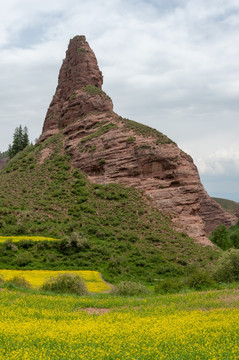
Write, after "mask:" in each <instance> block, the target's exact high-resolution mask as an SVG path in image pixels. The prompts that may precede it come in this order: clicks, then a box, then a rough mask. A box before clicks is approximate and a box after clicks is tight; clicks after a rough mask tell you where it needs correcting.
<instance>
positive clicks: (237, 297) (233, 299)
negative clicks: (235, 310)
mask: <svg viewBox="0 0 239 360" xmlns="http://www.w3.org/2000/svg"><path fill="white" fill-rule="evenodd" d="M218 300H219V301H223V302H225V303H226V304H227V305H232V304H234V303H235V305H238V301H239V292H238V291H236V293H234V294H230V295H227V294H225V295H222V296H220V297H219V298H218Z"/></svg>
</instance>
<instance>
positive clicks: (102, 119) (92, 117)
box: [40, 36, 237, 245]
mask: <svg viewBox="0 0 239 360" xmlns="http://www.w3.org/2000/svg"><path fill="white" fill-rule="evenodd" d="M102 83H103V77H102V73H101V71H100V70H99V67H98V64H97V60H96V57H95V55H94V53H93V51H92V50H91V48H90V47H89V45H88V43H87V41H86V39H85V37H84V36H76V37H74V38H73V39H72V40H71V41H70V44H69V47H68V50H67V52H66V58H65V60H64V61H63V64H62V67H61V69H60V73H59V79H58V86H57V88H56V92H55V95H54V97H53V100H52V102H51V104H50V106H49V109H48V111H47V115H46V119H45V122H44V126H43V133H42V136H41V139H40V141H44V139H46V138H47V137H49V136H51V135H53V134H54V133H56V132H58V131H59V129H63V131H62V132H63V134H64V137H65V139H64V146H65V150H66V152H67V153H68V154H70V155H71V163H72V165H73V166H74V167H76V168H80V169H81V170H83V171H84V172H85V173H87V174H88V177H89V179H90V180H91V181H93V182H95V183H98V184H107V183H111V182H114V183H119V184H123V185H126V186H132V187H135V188H137V189H139V190H141V191H143V192H144V194H145V195H148V196H149V197H151V199H152V202H153V204H154V206H155V207H157V208H158V209H159V210H160V211H162V212H164V213H169V214H170V215H171V216H172V217H173V221H174V222H175V225H176V226H177V228H178V229H179V231H185V232H186V233H187V234H188V235H189V236H191V237H192V238H194V239H196V240H197V241H199V242H201V243H202V244H204V245H212V244H211V242H210V241H209V239H208V238H207V236H206V233H210V232H211V231H212V230H213V229H214V228H215V226H217V225H219V224H221V223H223V224H225V225H227V226H230V225H232V224H234V223H236V221H237V218H236V217H235V216H233V215H231V214H229V213H227V212H225V211H224V210H223V209H222V208H221V207H220V205H218V204H217V203H215V201H213V200H212V199H211V198H210V197H209V195H208V194H207V193H206V191H205V189H204V188H203V185H202V184H201V182H200V178H199V174H198V171H197V168H196V166H195V165H194V163H193V160H192V158H191V157H190V156H189V155H187V154H185V153H184V152H183V151H181V150H180V149H179V148H178V146H177V145H176V144H175V143H174V142H172V141H171V140H170V139H168V138H167V136H165V135H163V134H161V133H159V132H158V131H156V130H154V129H151V128H149V127H147V126H145V125H142V124H139V123H136V122H134V121H131V120H128V119H123V118H121V117H120V116H118V115H117V114H115V113H113V111H109V110H112V109H113V104H112V101H111V99H110V98H109V97H108V96H107V95H106V94H105V93H104V92H103V91H102V89H101V87H102ZM49 151H50V150H49ZM43 155H44V156H45V154H43ZM44 156H43V158H44ZM43 158H42V159H43ZM43 161H44V160H43Z"/></svg>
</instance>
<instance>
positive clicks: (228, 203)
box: [213, 197, 239, 213]
mask: <svg viewBox="0 0 239 360" xmlns="http://www.w3.org/2000/svg"><path fill="white" fill-rule="evenodd" d="M213 199H214V200H215V201H216V202H217V203H218V204H219V205H221V207H223V208H224V209H225V210H227V211H229V212H232V213H233V212H234V211H235V210H237V211H239V203H238V202H236V201H232V200H227V199H221V198H216V197H213Z"/></svg>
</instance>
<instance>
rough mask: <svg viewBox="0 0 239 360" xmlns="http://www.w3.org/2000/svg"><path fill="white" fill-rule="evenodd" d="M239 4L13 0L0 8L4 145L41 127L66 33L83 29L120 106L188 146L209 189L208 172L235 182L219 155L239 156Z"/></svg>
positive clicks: (0, 141)
mask: <svg viewBox="0 0 239 360" xmlns="http://www.w3.org/2000/svg"><path fill="white" fill-rule="evenodd" d="M238 12H239V4H238V1H236V0H227V1H224V0H211V1H210V2H208V1H205V0H198V1H197V2H194V1H189V0H184V1H181V0H180V1H177V0H175V1H170V2H169V1H166V0H159V1H155V0H151V1H146V0H140V1H138V0H137V1H136V0H98V1H96V0H88V1H87V2H79V1H77V0H61V1H60V2H59V1H56V0H52V1H51V2H49V1H46V0H42V1H41V2H37V3H35V2H34V3H33V2H32V1H30V0H21V1H20V0H9V1H8V2H6V3H4V5H3V8H2V9H1V14H0V66H1V72H0V84H1V87H2V91H1V96H0V116H1V122H0V129H1V131H0V145H1V146H0V150H1V151H3V150H5V149H6V148H7V146H8V144H9V143H10V142H11V140H12V139H11V137H12V133H13V131H14V129H15V127H16V126H18V125H19V124H22V125H26V126H28V128H29V132H30V136H31V138H32V139H33V140H34V139H35V138H36V137H38V136H39V135H40V132H41V127H42V124H43V120H44V116H45V113H46V110H47V107H48V104H49V102H50V101H51V98H52V95H53V93H54V91H55V87H56V84H57V76H58V71H59V68H60V65H61V60H62V59H63V58H64V54H65V50H66V47H67V44H68V41H69V38H71V37H73V36H74V35H76V34H85V35H86V37H87V40H88V41H89V43H90V45H91V47H92V48H93V50H94V51H95V53H96V56H97V58H98V61H99V65H100V68H101V70H102V72H103V74H104V90H105V91H106V92H107V93H108V94H109V95H110V96H111V97H112V99H113V101H114V104H115V110H116V111H117V112H118V113H119V114H120V115H122V116H125V117H128V118H132V119H134V120H136V121H140V122H144V123H146V124H148V125H150V126H152V127H154V128H157V129H158V130H160V131H162V132H164V133H166V134H167V135H168V136H169V137H171V138H172V139H173V140H174V141H176V142H177V143H178V144H179V146H180V147H181V148H182V149H183V150H186V151H188V152H189V153H190V154H191V155H192V156H193V157H194V158H195V161H196V163H197V165H198V168H199V170H200V174H201V177H202V179H203V182H204V184H205V186H206V189H209V190H208V191H209V192H211V193H212V192H213V191H212V190H213V189H212V187H213V185H212V181H211V180H210V179H211V177H212V176H214V180H215V177H217V179H219V177H220V179H223V181H224V182H225V183H226V181H229V180H226V174H227V169H228V166H229V162H230V161H229V160H228V159H227V160H225V159H224V158H223V157H222V156H221V157H220V156H219V155H217V156H218V157H217V158H215V156H216V154H219V152H220V150H221V149H224V150H225V151H226V152H227V153H228V154H230V156H232V159H233V161H232V163H230V164H231V165H230V169H231V170H232V169H235V168H237V164H238V161H239V160H238V158H236V157H235V156H234V155H235V153H237V151H239V146H238V145H237V143H238V142H237V134H238V130H239V122H238V113H239V102H238V95H239V67H238V57H239V48H238V46H237V42H238V36H239V20H238V19H239V16H238ZM232 148H233V149H234V150H233V151H234V153H233V154H234V155H233V154H232V153H231V152H230V151H231V150H230V149H232ZM213 154H214V155H213ZM216 163H217V164H218V167H215V164H216ZM213 164H214V165H213ZM213 166H214V169H220V168H221V169H223V170H222V172H221V173H219V172H215V173H214V174H213V175H212V169H213ZM232 174H233V175H232V176H233V177H234V180H235V182H236V180H237V179H238V172H237V171H233V172H232ZM209 178H210V179H209ZM223 181H221V182H217V186H216V185H215V188H216V187H217V189H218V190H217V191H218V192H220V191H221V193H225V191H224V189H225V186H226V185H225V184H224V183H223ZM230 181H231V180H230ZM219 183H220V184H221V185H220V186H222V188H221V190H220V188H219ZM209 184H210V186H209ZM214 184H215V181H214ZM226 187H227V186H226ZM233 193H234V194H235V196H237V199H238V200H239V197H238V195H236V188H235V189H234V190H233Z"/></svg>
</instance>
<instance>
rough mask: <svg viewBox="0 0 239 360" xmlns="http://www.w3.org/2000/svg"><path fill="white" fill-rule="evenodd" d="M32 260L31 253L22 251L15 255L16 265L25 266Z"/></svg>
mask: <svg viewBox="0 0 239 360" xmlns="http://www.w3.org/2000/svg"><path fill="white" fill-rule="evenodd" d="M32 261H33V256H32V254H31V253H28V252H22V253H20V254H19V255H17V257H16V264H17V265H18V266H25V265H28V264H30V263H31V262H32Z"/></svg>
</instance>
